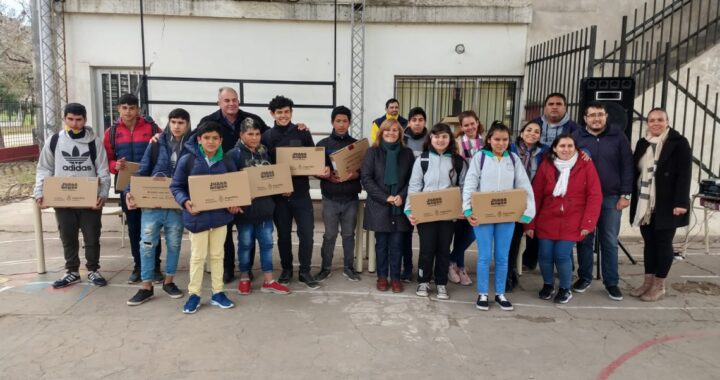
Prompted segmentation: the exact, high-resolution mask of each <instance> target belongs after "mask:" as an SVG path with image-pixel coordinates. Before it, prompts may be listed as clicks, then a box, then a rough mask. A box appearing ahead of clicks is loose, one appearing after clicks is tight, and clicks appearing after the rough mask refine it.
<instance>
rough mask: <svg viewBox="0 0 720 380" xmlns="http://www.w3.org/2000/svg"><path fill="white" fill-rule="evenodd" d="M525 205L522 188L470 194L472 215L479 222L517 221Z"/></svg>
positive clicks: (525, 198) (524, 194) (524, 195)
mask: <svg viewBox="0 0 720 380" xmlns="http://www.w3.org/2000/svg"><path fill="white" fill-rule="evenodd" d="M526 207H527V192H525V190H523V189H513V190H507V191H493V192H485V193H473V194H472V211H473V216H474V217H475V218H477V219H478V221H479V222H480V224H490V223H504V222H517V221H519V220H520V217H521V216H522V215H523V212H524V211H525V208H526Z"/></svg>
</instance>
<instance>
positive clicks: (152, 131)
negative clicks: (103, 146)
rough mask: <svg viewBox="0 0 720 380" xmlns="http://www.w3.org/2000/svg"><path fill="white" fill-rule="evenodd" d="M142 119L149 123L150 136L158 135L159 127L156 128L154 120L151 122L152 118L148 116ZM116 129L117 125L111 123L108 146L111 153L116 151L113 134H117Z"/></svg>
mask: <svg viewBox="0 0 720 380" xmlns="http://www.w3.org/2000/svg"><path fill="white" fill-rule="evenodd" d="M144 118H145V121H147V122H148V123H150V134H151V135H153V136H155V135H156V134H158V132H160V127H158V125H157V123H155V120H153V118H152V117H150V116H145V117H144ZM117 127H118V125H117V123H113V124H112V125H111V126H110V146H111V147H112V150H113V152H115V151H116V149H115V133H116V132H117ZM156 157H157V156H156Z"/></svg>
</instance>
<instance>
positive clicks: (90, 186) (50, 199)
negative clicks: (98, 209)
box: [43, 177, 98, 208]
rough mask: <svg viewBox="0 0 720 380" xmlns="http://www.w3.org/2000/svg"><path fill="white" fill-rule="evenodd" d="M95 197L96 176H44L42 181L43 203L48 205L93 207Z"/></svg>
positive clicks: (95, 202) (96, 194)
mask: <svg viewBox="0 0 720 380" xmlns="http://www.w3.org/2000/svg"><path fill="white" fill-rule="evenodd" d="M97 197H98V179H97V177H45V180H44V181H43V203H44V204H45V205H46V206H49V207H63V208H65V207H69V208H93V207H95V205H96V204H97Z"/></svg>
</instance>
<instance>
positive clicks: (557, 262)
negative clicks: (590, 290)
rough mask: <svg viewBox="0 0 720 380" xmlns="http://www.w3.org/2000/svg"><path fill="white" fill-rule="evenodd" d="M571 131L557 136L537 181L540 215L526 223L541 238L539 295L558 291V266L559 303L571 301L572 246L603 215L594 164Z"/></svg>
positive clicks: (546, 296) (530, 232)
mask: <svg viewBox="0 0 720 380" xmlns="http://www.w3.org/2000/svg"><path fill="white" fill-rule="evenodd" d="M578 157H580V154H579V153H578V149H577V147H576V144H575V139H574V138H573V137H572V135H570V134H561V135H559V136H558V137H556V138H555V141H553V143H552V146H551V147H550V152H549V154H547V155H546V159H545V160H543V162H542V163H541V164H540V167H539V168H538V171H537V173H536V175H535V179H534V180H533V191H534V193H535V205H536V207H537V217H536V218H535V219H534V220H533V221H532V222H530V223H529V224H528V225H527V226H526V227H525V233H526V234H527V235H528V236H529V237H530V238H537V239H538V248H539V250H538V262H539V264H540V273H541V274H542V278H543V283H544V284H543V287H542V289H541V290H540V293H539V296H540V298H541V299H544V300H549V299H550V298H552V295H553V293H554V292H555V278H554V268H557V272H558V275H559V277H560V288H559V289H558V291H557V294H556V295H555V299H554V302H555V303H562V304H564V303H568V302H569V301H570V299H572V291H571V289H570V286H571V282H572V250H573V247H574V246H575V243H577V242H578V241H581V240H582V239H584V238H585V236H587V235H588V234H589V233H590V232H592V231H593V230H594V229H595V225H596V224H597V220H598V218H599V217H600V206H601V204H602V197H603V196H602V189H601V187H600V179H599V177H598V174H597V171H596V170H595V165H594V164H593V163H592V162H590V161H586V160H584V159H582V157H580V158H578Z"/></svg>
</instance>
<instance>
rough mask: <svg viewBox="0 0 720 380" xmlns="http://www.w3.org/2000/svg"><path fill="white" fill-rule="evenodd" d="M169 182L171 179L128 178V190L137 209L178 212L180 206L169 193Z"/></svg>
mask: <svg viewBox="0 0 720 380" xmlns="http://www.w3.org/2000/svg"><path fill="white" fill-rule="evenodd" d="M171 182H172V178H169V177H138V176H132V177H130V189H131V190H132V195H133V198H135V204H136V205H137V207H139V208H170V209H177V210H180V209H181V207H180V205H179V204H177V202H175V197H173V195H172V193H171V192H170V183H171Z"/></svg>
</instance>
